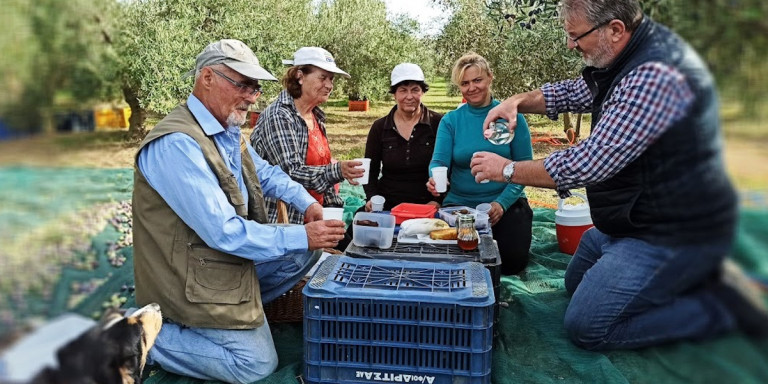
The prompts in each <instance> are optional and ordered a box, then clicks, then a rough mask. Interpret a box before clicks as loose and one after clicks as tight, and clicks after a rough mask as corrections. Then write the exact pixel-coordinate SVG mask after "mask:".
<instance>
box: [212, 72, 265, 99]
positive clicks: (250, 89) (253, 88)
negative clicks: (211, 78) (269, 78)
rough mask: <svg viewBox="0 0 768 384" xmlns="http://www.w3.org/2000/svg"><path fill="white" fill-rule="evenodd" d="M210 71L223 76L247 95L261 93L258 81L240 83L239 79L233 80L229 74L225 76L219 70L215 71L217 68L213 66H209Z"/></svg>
mask: <svg viewBox="0 0 768 384" xmlns="http://www.w3.org/2000/svg"><path fill="white" fill-rule="evenodd" d="M211 71H213V73H215V74H217V75H219V76H221V77H223V78H224V80H227V81H229V82H230V83H232V85H234V86H235V87H237V88H238V89H240V92H244V93H247V94H249V95H256V96H258V95H261V86H260V85H259V84H258V83H256V84H253V83H251V84H245V83H241V82H239V81H235V80H234V79H232V78H230V77H229V76H227V75H225V74H223V73H221V72H219V71H217V70H215V69H213V68H211Z"/></svg>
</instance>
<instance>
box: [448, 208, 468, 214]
mask: <svg viewBox="0 0 768 384" xmlns="http://www.w3.org/2000/svg"><path fill="white" fill-rule="evenodd" d="M468 213H469V211H468V210H467V209H466V208H462V209H458V210H455V211H453V212H451V214H452V215H455V216H458V215H466V214H468Z"/></svg>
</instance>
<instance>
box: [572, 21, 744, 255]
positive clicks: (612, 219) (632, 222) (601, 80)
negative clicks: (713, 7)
mask: <svg viewBox="0 0 768 384" xmlns="http://www.w3.org/2000/svg"><path fill="white" fill-rule="evenodd" d="M648 62H661V63H664V64H667V65H669V66H671V67H674V68H676V69H677V70H678V71H680V72H681V73H682V74H683V75H684V76H685V78H686V81H687V83H688V85H689V86H690V88H691V90H692V91H693V93H694V95H695V100H694V102H693V105H692V106H691V107H690V109H689V111H688V114H687V115H686V116H685V117H684V118H682V119H681V120H680V121H678V122H676V123H674V125H672V126H671V127H670V128H669V129H668V130H667V131H666V132H665V133H664V134H662V136H661V137H660V138H659V139H658V140H657V141H656V142H655V143H653V144H651V145H650V147H648V149H647V150H646V151H645V152H644V153H643V154H642V155H640V157H639V158H637V159H635V160H634V161H633V162H632V163H630V164H628V165H627V166H626V167H625V168H624V169H622V170H621V171H620V172H619V173H618V174H616V175H615V176H613V177H611V178H610V179H607V180H605V181H603V182H600V183H597V184H595V185H592V186H589V187H587V194H588V196H589V204H590V207H591V210H592V220H593V222H594V224H595V226H596V227H597V228H598V229H599V230H600V231H602V232H603V233H606V234H608V235H611V236H617V237H635V238H640V239H643V240H646V241H649V242H652V243H654V244H660V245H681V244H695V243H701V242H706V241H708V240H710V239H720V240H722V239H725V240H728V239H732V237H733V234H734V227H735V223H736V217H737V211H736V194H735V191H734V189H733V187H732V185H731V183H730V181H729V179H728V177H727V175H726V172H725V169H724V165H723V160H722V137H721V132H720V122H719V110H718V101H717V93H716V89H715V83H714V79H713V78H712V75H711V74H710V73H709V71H708V70H707V68H706V66H705V64H704V62H703V61H702V60H701V58H699V56H698V55H697V54H696V53H695V52H694V51H693V49H692V48H691V47H690V46H688V45H687V44H686V43H685V42H684V41H683V40H682V39H681V38H680V37H678V36H677V35H675V34H674V33H672V32H671V31H669V30H668V29H667V28H665V27H664V26H662V25H660V24H657V23H655V22H654V21H652V20H650V18H648V17H647V16H646V17H645V18H644V20H643V21H642V23H641V24H640V26H639V27H638V29H637V30H635V31H634V32H633V33H632V37H631V39H630V41H629V43H628V44H627V46H626V47H625V48H624V50H623V51H622V52H621V53H620V54H619V56H618V58H617V59H616V60H615V62H614V63H613V64H611V66H610V67H609V68H606V69H596V68H593V67H587V68H586V69H584V71H583V77H584V80H585V81H586V82H587V85H588V86H589V88H590V90H591V92H592V95H593V97H594V99H593V105H592V126H593V128H594V126H595V124H596V123H597V122H598V121H599V120H600V117H601V113H602V107H603V103H604V101H605V100H606V99H608V96H609V95H610V94H611V93H612V92H614V90H615V88H616V86H617V85H618V84H619V82H620V81H621V80H622V79H623V78H624V77H625V76H626V75H627V74H628V73H629V72H631V71H632V70H634V69H635V68H637V67H638V66H640V65H641V64H644V63H648Z"/></svg>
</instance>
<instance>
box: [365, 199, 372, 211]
mask: <svg viewBox="0 0 768 384" xmlns="http://www.w3.org/2000/svg"><path fill="white" fill-rule="evenodd" d="M365 211H366V212H371V211H373V203H371V201H370V200H368V201H366V202H365Z"/></svg>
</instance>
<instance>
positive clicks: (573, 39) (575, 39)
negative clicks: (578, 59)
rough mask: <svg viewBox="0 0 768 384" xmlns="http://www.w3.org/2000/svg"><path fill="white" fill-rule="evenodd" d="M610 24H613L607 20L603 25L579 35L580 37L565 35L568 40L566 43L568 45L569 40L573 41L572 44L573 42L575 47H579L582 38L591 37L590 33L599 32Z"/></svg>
mask: <svg viewBox="0 0 768 384" xmlns="http://www.w3.org/2000/svg"><path fill="white" fill-rule="evenodd" d="M610 22H611V20H606V21H603V22H602V23H600V24H598V25H595V26H594V27H592V29H590V30H589V31H586V32H584V33H582V34H581V35H578V36H576V37H570V36H568V35H567V34H566V35H565V37H566V39H565V42H566V43H568V40H570V41H572V42H573V45H575V46H578V45H579V39H581V38H583V37H585V36H587V35H589V34H590V33H592V32H594V31H596V30H598V29H600V28H602V27H604V26H606V25H608V24H609V23H610Z"/></svg>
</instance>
